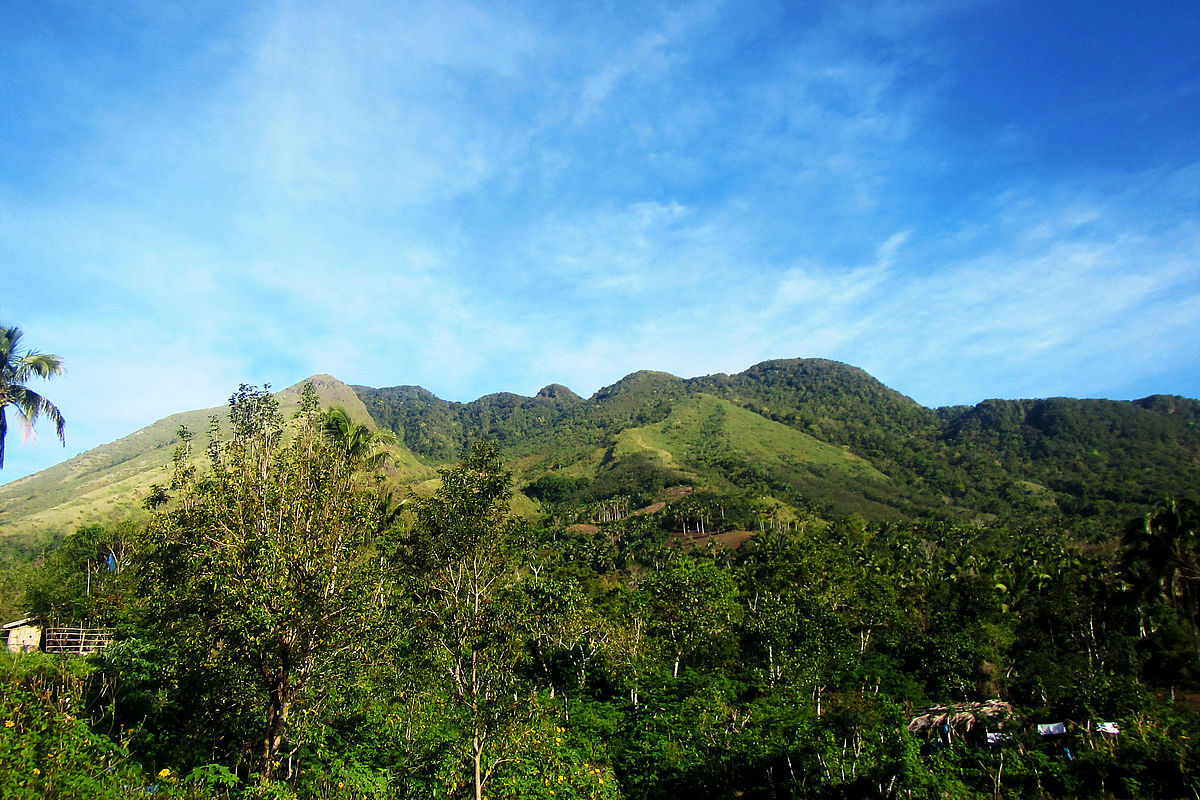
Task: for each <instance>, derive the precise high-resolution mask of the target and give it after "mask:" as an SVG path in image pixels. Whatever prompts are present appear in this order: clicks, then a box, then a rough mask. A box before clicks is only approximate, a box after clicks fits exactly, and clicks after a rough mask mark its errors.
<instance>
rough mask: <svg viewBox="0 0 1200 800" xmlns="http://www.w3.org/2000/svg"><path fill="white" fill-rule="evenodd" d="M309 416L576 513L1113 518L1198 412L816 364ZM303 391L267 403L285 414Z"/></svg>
mask: <svg viewBox="0 0 1200 800" xmlns="http://www.w3.org/2000/svg"><path fill="white" fill-rule="evenodd" d="M311 380H312V381H313V383H314V385H315V386H316V388H317V391H318V394H319V395H320V396H321V398H322V403H323V405H326V406H329V405H342V406H344V407H346V408H347V409H348V410H349V411H350V413H351V416H352V417H354V418H355V419H356V420H358V421H365V422H370V423H372V424H375V425H378V426H379V427H380V428H385V429H388V430H391V431H394V432H395V433H397V434H398V436H399V437H400V439H401V442H402V446H400V447H398V448H396V450H395V453H394V460H395V462H396V467H395V469H394V470H393V475H392V477H393V479H394V480H395V481H397V482H400V483H409V484H416V483H420V482H423V481H428V480H429V479H431V478H433V477H435V469H436V467H437V466H438V465H441V464H446V463H449V462H452V461H454V460H455V459H456V458H457V457H458V455H459V453H460V452H461V451H462V450H463V448H465V447H466V446H468V445H469V444H470V443H471V442H474V441H478V440H481V439H489V440H492V441H494V442H496V443H498V444H499V446H500V447H501V450H502V453H503V454H504V456H505V458H506V459H508V461H509V463H510V464H511V465H512V468H513V470H514V472H515V473H516V475H517V479H518V481H519V482H520V485H522V486H524V485H527V484H529V483H531V482H535V481H538V480H541V479H542V478H545V477H547V476H554V477H555V479H557V478H567V479H570V482H571V484H570V485H571V486H572V487H575V488H574V489H573V490H572V491H574V495H573V497H574V498H575V499H576V500H577V501H579V502H582V503H590V502H597V501H603V500H605V499H606V498H610V497H615V496H618V495H626V496H628V495H638V496H639V497H640V498H642V499H644V498H645V497H646V496H650V495H653V494H654V493H655V492H659V491H661V490H663V489H664V488H666V487H670V486H676V485H679V484H681V483H687V484H692V485H694V486H696V487H699V488H705V487H707V488H710V489H713V490H716V491H722V492H729V491H741V492H745V493H750V494H753V495H756V496H771V497H774V498H775V499H776V500H780V501H783V502H786V503H792V504H803V505H806V506H808V507H811V508H817V509H822V510H823V511H824V512H825V513H828V514H831V515H837V514H847V513H851V512H858V513H861V514H863V515H864V516H867V517H871V518H895V517H898V516H916V515H921V516H926V515H934V516H944V517H950V518H957V519H970V518H976V517H978V516H980V515H986V514H1003V513H1041V512H1047V511H1049V512H1055V513H1064V514H1069V515H1087V516H1099V517H1101V518H1103V519H1105V520H1109V521H1114V520H1120V519H1124V518H1126V517H1128V516H1129V515H1131V514H1136V513H1139V512H1140V511H1141V510H1142V509H1143V508H1145V507H1147V506H1148V505H1149V504H1151V503H1153V502H1154V501H1155V500H1157V499H1158V498H1159V497H1160V496H1162V495H1164V494H1176V495H1195V494H1196V491H1197V487H1200V402H1198V401H1196V400H1192V399H1188V398H1182V397H1173V396H1166V395H1158V396H1153V397H1148V398H1145V399H1143V400H1138V401H1133V402H1128V401H1109V400H1072V399H1067V398H1051V399H1044V400H987V401H984V402H982V403H979V404H978V405H976V406H955V407H949V408H940V409H929V408H925V407H923V406H921V405H920V404H918V403H916V402H914V401H913V400H911V399H910V398H908V397H905V396H904V395H902V394H900V393H898V392H896V391H894V390H892V389H890V388H888V387H887V386H885V385H883V384H882V383H880V382H879V381H877V380H876V379H874V378H873V377H871V376H870V375H868V374H867V373H866V372H863V371H862V370H861V369H858V368H856V367H852V366H849V365H847V364H841V363H839V362H835V361H828V360H824V359H787V360H779V361H767V362H763V363H761V364H757V365H755V366H753V367H750V368H749V369H747V370H745V371H744V372H741V373H737V374H734V375H725V374H717V375H707V376H702V377H696V378H688V379H684V378H679V377H676V376H674V375H670V374H667V373H664V372H652V371H641V372H635V373H632V374H630V375H627V376H626V377H624V378H622V379H621V380H619V381H617V382H616V383H614V384H612V385H611V386H606V387H604V388H603V389H600V390H599V391H597V392H596V393H595V394H594V395H593V396H592V397H590V398H586V399H584V398H581V397H579V396H578V395H576V394H575V393H574V392H572V391H571V390H570V389H568V388H567V387H565V386H561V385H558V384H552V385H550V386H547V387H546V388H544V389H542V390H541V391H539V392H538V393H537V394H536V395H535V396H534V397H522V396H520V395H515V394H509V393H498V394H490V395H486V396H484V397H481V398H479V399H478V400H474V401H472V402H469V403H455V402H448V401H445V400H442V399H440V398H438V397H436V396H435V395H433V394H432V393H430V392H429V391H427V390H425V389H422V388H421V387H418V386H396V387H391V388H383V389H373V388H370V387H365V386H354V387H349V386H346V385H345V384H342V383H341V382H339V381H337V380H336V379H334V378H332V377H330V376H327V375H319V376H314V377H313V378H312V379H311ZM301 386H302V384H297V386H294V387H291V388H290V389H288V390H285V391H283V392H280V393H279V397H280V399H281V403H282V404H283V406H284V408H285V411H290V410H291V409H294V408H295V407H296V406H297V404H298V398H299V390H300V387H301ZM213 413H217V414H219V415H220V416H221V417H224V410H223V409H207V410H202V411H192V412H186V413H183V414H177V415H175V416H172V417H168V418H167V419H164V420H160V421H159V422H156V423H154V424H153V425H150V426H148V427H146V428H144V429H142V430H140V431H138V432H136V433H134V434H131V435H130V436H127V437H125V438H123V439H120V440H118V441H116V442H113V443H111V444H108V445H104V446H102V447H98V448H96V449H94V450H92V451H89V452H87V453H84V454H82V455H80V456H78V457H76V458H74V459H72V460H70V461H68V462H66V463H64V464H60V465H58V466H56V467H52V468H50V469H48V470H45V471H43V472H41V473H38V474H37V475H32V476H29V477H27V478H24V479H22V480H18V481H15V482H13V483H11V484H8V485H6V486H0V542H2V543H5V544H6V546H7V548H8V549H9V550H10V551H11V550H13V549H19V548H20V547H27V548H28V547H36V546H38V544H39V543H40V542H42V541H45V540H47V539H48V538H53V537H60V536H63V535H65V534H66V533H69V532H70V531H72V530H73V529H74V528H75V527H76V526H78V525H79V524H82V523H85V522H92V521H104V520H106V519H116V518H125V517H128V516H130V515H136V514H138V513H139V508H140V503H141V499H142V497H144V496H145V492H146V490H147V489H148V487H149V486H150V484H151V483H155V482H159V483H161V482H163V481H165V480H166V478H167V473H166V469H167V465H168V464H169V462H170V459H171V455H172V453H173V451H174V448H175V433H176V431H177V429H178V427H179V425H180V424H186V425H188V427H190V428H192V429H193V430H194V431H195V432H196V433H197V434H198V435H199V437H200V441H199V442H198V447H197V450H198V451H199V450H202V449H203V445H204V441H203V438H204V436H205V435H206V432H207V430H208V418H209V417H210V416H211V415H212V414H213Z"/></svg>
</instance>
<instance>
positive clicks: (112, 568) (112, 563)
mask: <svg viewBox="0 0 1200 800" xmlns="http://www.w3.org/2000/svg"><path fill="white" fill-rule="evenodd" d="M108 571H109V572H116V571H117V559H116V557H115V556H114V555H113V554H112V553H109V554H108Z"/></svg>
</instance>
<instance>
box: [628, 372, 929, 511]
mask: <svg viewBox="0 0 1200 800" xmlns="http://www.w3.org/2000/svg"><path fill="white" fill-rule="evenodd" d="M636 452H643V453H647V454H649V455H650V456H651V457H652V458H654V459H655V460H656V461H657V462H658V463H660V464H661V465H662V466H665V467H676V468H678V469H681V470H683V471H685V472H688V473H691V474H694V475H696V476H697V478H698V479H699V482H700V483H702V484H707V485H711V486H713V487H714V488H721V489H736V488H739V487H737V486H735V485H733V484H731V483H730V482H729V481H728V480H727V478H726V477H725V476H726V475H727V474H728V471H729V469H730V467H735V468H736V466H735V465H737V466H743V467H745V468H753V469H755V470H757V471H758V472H760V473H761V474H763V475H764V476H765V477H766V478H767V479H768V481H769V482H770V483H772V484H773V485H775V486H777V487H779V486H786V487H789V488H791V489H793V490H794V491H796V492H798V493H800V494H801V495H804V496H805V497H808V498H810V499H813V500H816V501H817V502H819V503H821V504H822V505H828V506H830V507H831V508H832V509H833V510H835V511H837V512H840V513H846V514H848V513H851V512H852V511H858V512H860V513H865V514H866V515H868V516H873V517H884V518H888V517H895V516H897V511H896V508H895V506H897V505H905V504H906V498H905V497H904V495H903V493H902V492H901V491H899V490H898V489H897V488H896V487H895V486H894V485H893V483H892V481H891V480H890V479H889V478H888V477H887V476H886V475H884V474H883V473H881V472H880V471H879V470H877V469H875V467H873V466H872V465H871V464H870V463H869V462H867V461H865V460H864V459H862V458H859V457H858V456H856V455H854V454H853V453H851V452H850V451H849V449H848V448H845V447H840V446H837V445H832V444H828V443H825V442H822V441H820V440H818V439H816V438H814V437H812V436H810V435H808V434H806V433H804V432H802V431H798V430H796V429H794V428H790V427H788V426H786V425H783V424H781V423H778V422H774V421H772V420H769V419H766V418H765V417H762V416H760V415H759V414H756V413H754V412H753V411H749V410H747V409H744V408H740V407H738V406H736V405H734V404H732V403H730V402H727V401H725V400H721V399H718V398H716V397H713V396H711V395H705V394H701V395H697V396H694V397H691V398H688V399H687V400H684V401H682V402H680V403H677V404H676V405H675V406H674V407H673V408H672V410H671V412H670V414H669V415H668V416H667V418H666V419H665V420H663V421H662V422H658V423H654V424H651V425H647V426H644V427H639V428H630V429H627V430H625V431H623V432H622V433H621V434H619V435H618V436H617V439H616V443H615V445H614V447H613V449H612V457H613V458H616V459H620V458H622V457H625V456H628V455H632V454H633V453H636ZM881 501H882V502H881Z"/></svg>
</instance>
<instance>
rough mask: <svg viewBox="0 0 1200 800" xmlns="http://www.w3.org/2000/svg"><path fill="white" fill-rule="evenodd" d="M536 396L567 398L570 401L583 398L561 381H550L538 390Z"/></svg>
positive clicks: (546, 398)
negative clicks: (550, 382)
mask: <svg viewBox="0 0 1200 800" xmlns="http://www.w3.org/2000/svg"><path fill="white" fill-rule="evenodd" d="M537 396H538V397H541V398H543V399H545V400H568V401H571V402H574V401H576V400H582V399H583V398H582V397H580V396H579V395H577V394H575V393H574V392H572V391H571V390H570V389H568V388H567V387H566V386H563V385H562V384H561V383H552V384H550V385H549V386H543V387H542V388H541V389H540V390H538V393H537Z"/></svg>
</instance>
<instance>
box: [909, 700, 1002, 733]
mask: <svg viewBox="0 0 1200 800" xmlns="http://www.w3.org/2000/svg"><path fill="white" fill-rule="evenodd" d="M1017 722H1018V719H1017V712H1016V711H1014V710H1013V707H1012V705H1011V704H1010V703H1006V702H1004V701H1003V700H987V701H985V702H982V703H958V704H956V705H952V706H937V707H935V708H930V709H926V711H925V713H924V714H921V715H920V716H917V717H913V719H912V721H911V722H909V723H908V730H909V733H913V734H916V735H918V736H928V735H930V734H931V733H938V732H940V731H942V730H943V727H944V726H946V725H949V726H950V730H951V731H952V732H953V733H955V734H957V735H959V736H965V735H966V734H968V733H970V732H971V731H973V730H975V729H977V728H980V729H983V728H992V729H996V728H1005V727H1012V726H1013V725H1015V724H1017Z"/></svg>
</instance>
